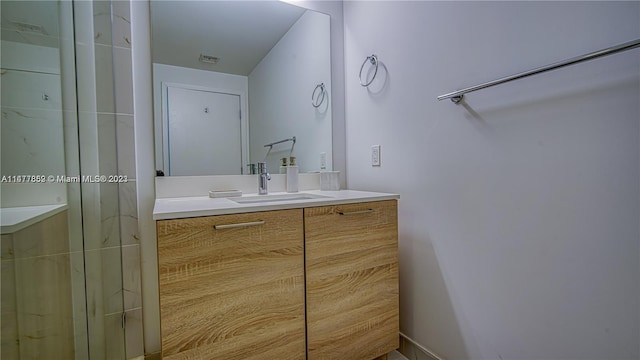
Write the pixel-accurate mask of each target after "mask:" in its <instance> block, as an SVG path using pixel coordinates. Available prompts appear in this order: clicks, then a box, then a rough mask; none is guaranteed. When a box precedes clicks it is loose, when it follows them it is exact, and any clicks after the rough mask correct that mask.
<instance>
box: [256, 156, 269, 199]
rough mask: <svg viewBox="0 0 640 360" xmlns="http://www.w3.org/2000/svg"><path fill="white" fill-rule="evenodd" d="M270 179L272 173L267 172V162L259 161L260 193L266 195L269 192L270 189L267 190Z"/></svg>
mask: <svg viewBox="0 0 640 360" xmlns="http://www.w3.org/2000/svg"><path fill="white" fill-rule="evenodd" d="M268 180H271V174H269V173H268V172H267V163H266V162H259V163H258V195H266V194H267V193H268V190H267V181H268Z"/></svg>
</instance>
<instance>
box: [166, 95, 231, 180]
mask: <svg viewBox="0 0 640 360" xmlns="http://www.w3.org/2000/svg"><path fill="white" fill-rule="evenodd" d="M166 109H167V131H166V134H167V135H166V136H167V141H168V153H167V154H165V161H166V162H167V166H165V168H166V169H168V170H169V173H168V174H167V175H211V174H241V173H242V154H241V153H240V152H239V151H238V149H241V148H242V146H241V141H242V140H241V113H240V96H238V95H234V94H225V93H221V92H214V91H205V90H196V89H187V88H182V87H172V86H170V87H168V88H167V108H166ZM203 134H205V136H203ZM203 139H204V140H203Z"/></svg>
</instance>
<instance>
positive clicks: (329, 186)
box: [320, 171, 340, 191]
mask: <svg viewBox="0 0 640 360" xmlns="http://www.w3.org/2000/svg"><path fill="white" fill-rule="evenodd" d="M320 190H322V191H337V190H340V171H320Z"/></svg>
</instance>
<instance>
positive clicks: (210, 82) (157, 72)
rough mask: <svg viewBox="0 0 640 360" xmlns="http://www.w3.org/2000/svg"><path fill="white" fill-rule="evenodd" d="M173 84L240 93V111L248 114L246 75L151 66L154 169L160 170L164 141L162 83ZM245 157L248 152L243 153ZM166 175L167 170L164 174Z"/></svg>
mask: <svg viewBox="0 0 640 360" xmlns="http://www.w3.org/2000/svg"><path fill="white" fill-rule="evenodd" d="M163 83H173V84H182V85H190V86H194V87H203V88H207V89H216V90H220V91H222V90H227V91H232V92H234V93H238V94H241V104H240V106H241V110H242V113H243V117H248V116H249V112H248V109H247V104H246V103H247V94H248V90H249V86H248V79H247V77H246V76H241V75H232V74H223V73H219V72H215V71H205V70H198V69H189V68H183V67H179V66H172V65H165V64H155V63H154V64H153V107H154V109H153V117H154V132H155V139H156V141H155V149H156V151H155V154H156V168H157V169H162V168H163V165H161V164H163V158H162V141H159V139H162V138H163V126H162V100H161V99H162V84H163ZM242 140H243V143H245V144H246V143H247V141H248V129H246V126H244V129H243V134H242ZM243 153H244V154H246V153H247V151H244V152H243ZM248 161H249V158H248V157H246V158H245V159H243V162H244V163H248ZM165 172H166V171H165Z"/></svg>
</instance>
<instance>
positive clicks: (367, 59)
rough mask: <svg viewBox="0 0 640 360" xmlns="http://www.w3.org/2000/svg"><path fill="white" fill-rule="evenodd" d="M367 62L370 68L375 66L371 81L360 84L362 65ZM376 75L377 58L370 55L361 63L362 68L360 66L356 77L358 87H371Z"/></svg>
mask: <svg viewBox="0 0 640 360" xmlns="http://www.w3.org/2000/svg"><path fill="white" fill-rule="evenodd" d="M367 61H369V62H370V63H371V65H372V66H375V70H374V71H373V76H372V77H371V80H369V81H368V82H366V83H363V82H362V70H363V69H364V65H365V64H366V63H367ZM377 74H378V57H377V56H376V55H375V54H372V55H371V56H367V58H366V59H364V62H363V63H362V66H360V74H359V75H358V77H359V78H360V85H361V86H364V87H367V86H369V85H371V83H372V82H373V80H375V79H376V75H377Z"/></svg>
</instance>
